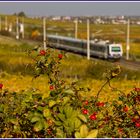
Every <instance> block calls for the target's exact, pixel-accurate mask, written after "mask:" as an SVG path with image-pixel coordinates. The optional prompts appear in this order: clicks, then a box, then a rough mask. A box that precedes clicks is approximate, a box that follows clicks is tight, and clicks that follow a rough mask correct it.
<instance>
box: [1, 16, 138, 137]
mask: <svg viewBox="0 0 140 140" xmlns="http://www.w3.org/2000/svg"><path fill="white" fill-rule="evenodd" d="M12 19H14V18H11V20H12ZM26 21H27V19H26ZM28 21H31V22H32V21H33V19H32V20H31V19H29V20H28ZM37 22H39V21H37ZM37 22H36V23H37ZM32 23H33V22H32ZM50 23H51V22H50ZM40 24H41V23H40ZM48 24H49V23H48ZM51 24H53V23H51ZM55 24H58V25H57V26H59V27H61V25H62V24H60V23H55ZM63 24H64V25H65V26H66V23H63ZM71 24H73V23H71ZM67 26H69V24H67ZM80 26H81V29H80V30H82V29H83V30H84V28H82V25H80ZM84 26H85V25H84ZM94 26H95V25H94ZM107 26H108V27H107ZM117 26H119V25H116V27H117ZM106 27H107V28H108V31H109V30H110V32H111V29H110V28H109V27H111V25H104V30H106V31H107V28H106ZM119 27H120V26H119ZM27 28H29V27H27ZM121 28H122V29H123V27H121ZM93 29H94V28H93ZM123 30H124V29H123ZM33 31H34V30H33ZM35 31H36V32H32V33H30V35H33V37H35V36H36V34H39V32H38V31H37V29H36V30H35ZM63 31H64V30H63ZM33 33H34V34H33ZM61 33H62V32H61ZM115 36H116V35H115ZM115 36H114V38H115ZM81 37H82V36H81ZM121 39H122V38H121ZM27 42H28V43H27ZM27 42H26V41H24V40H19V41H15V40H14V39H11V38H9V37H3V36H0V55H1V57H0V122H1V123H0V137H1V138H139V136H140V123H139V122H140V114H139V113H140V112H139V110H140V108H139V107H140V106H139V102H140V89H139V79H140V72H139V71H132V70H128V69H127V68H125V67H121V66H119V65H118V64H117V63H111V62H106V61H102V60H96V59H93V60H91V61H88V60H86V59H85V57H83V56H78V55H73V54H70V53H66V52H61V51H58V50H55V49H54V50H53V49H47V50H44V49H43V48H41V47H40V46H38V44H37V46H36V44H35V42H33V41H27ZM133 43H134V42H133ZM124 45H125V44H124ZM34 46H35V48H34ZM132 50H133V51H132V52H133V54H134V55H135V56H136V57H139V53H138V52H139V46H138V44H137V43H134V47H133V48H132ZM23 99H24V100H23Z"/></svg>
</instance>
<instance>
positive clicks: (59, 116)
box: [57, 114, 66, 121]
mask: <svg viewBox="0 0 140 140" xmlns="http://www.w3.org/2000/svg"><path fill="white" fill-rule="evenodd" d="M57 116H58V118H59V119H60V120H61V121H65V119H66V118H65V115H64V114H58V115H57Z"/></svg>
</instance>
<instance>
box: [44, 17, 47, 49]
mask: <svg viewBox="0 0 140 140" xmlns="http://www.w3.org/2000/svg"><path fill="white" fill-rule="evenodd" d="M43 45H44V50H46V49H47V47H46V18H45V17H44V18H43Z"/></svg>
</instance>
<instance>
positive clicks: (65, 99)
mask: <svg viewBox="0 0 140 140" xmlns="http://www.w3.org/2000/svg"><path fill="white" fill-rule="evenodd" d="M69 100H70V98H69V97H64V98H63V105H65V104H66V103H67V102H68V101H69Z"/></svg>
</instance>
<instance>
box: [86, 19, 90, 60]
mask: <svg viewBox="0 0 140 140" xmlns="http://www.w3.org/2000/svg"><path fill="white" fill-rule="evenodd" d="M89 24H90V23H89V19H87V59H88V60H90V25H89Z"/></svg>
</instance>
